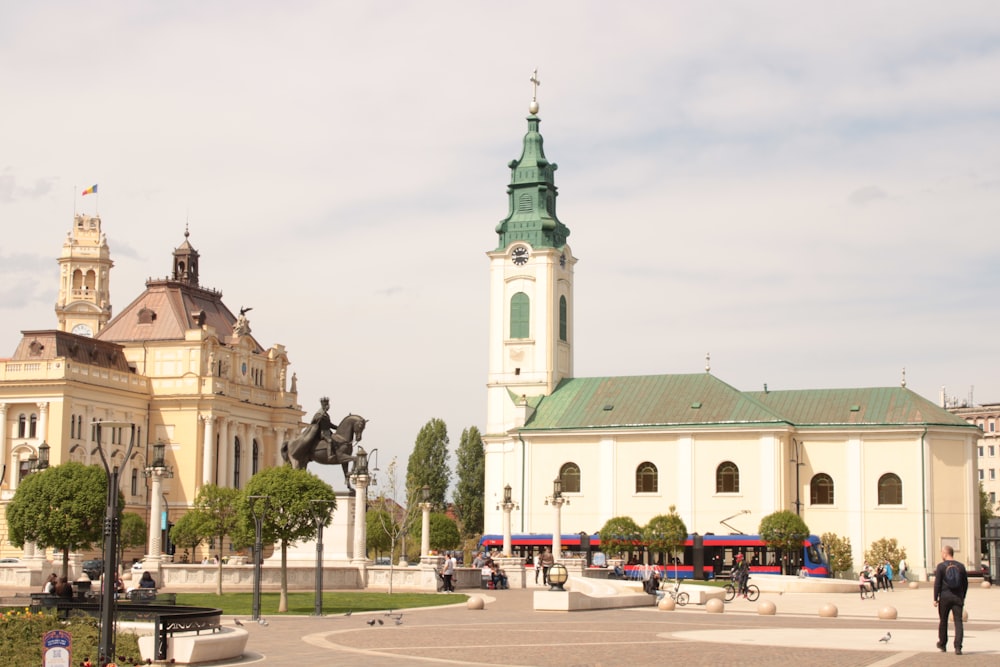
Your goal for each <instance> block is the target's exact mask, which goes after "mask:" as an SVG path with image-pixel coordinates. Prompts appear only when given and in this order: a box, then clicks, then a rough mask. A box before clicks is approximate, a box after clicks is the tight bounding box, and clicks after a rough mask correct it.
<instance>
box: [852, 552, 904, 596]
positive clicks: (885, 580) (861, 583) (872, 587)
mask: <svg viewBox="0 0 1000 667" xmlns="http://www.w3.org/2000/svg"><path fill="white" fill-rule="evenodd" d="M904 566H905V561H900V571H901V572H902V567H904ZM892 576H893V570H892V563H890V562H889V561H888V560H885V561H883V562H882V563H879V565H878V567H874V568H873V567H872V566H871V565H869V564H868V563H865V566H864V567H863V568H861V572H860V574H859V575H858V590H859V592H860V593H861V599H862V600H864V599H865V596H866V595H867V594H868V593H871V596H872V599H874V598H875V591H877V590H883V591H886V590H888V591H892V590H895V589H894V588H893V586H892Z"/></svg>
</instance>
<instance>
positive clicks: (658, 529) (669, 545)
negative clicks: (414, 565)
mask: <svg viewBox="0 0 1000 667" xmlns="http://www.w3.org/2000/svg"><path fill="white" fill-rule="evenodd" d="M687 534H688V532H687V526H685V525H684V519H682V518H681V517H680V515H679V514H677V507H676V506H675V505H671V506H670V513H669V514H660V515H658V516H654V517H653V518H652V519H650V520H649V523H647V524H646V527H645V528H644V529H643V537H645V539H646V544H647V545H648V546H649V550H650V551H666V552H667V557H668V558H669V559H670V561H671V562H674V579H676V578H677V565H676V562H675V561H674V553H675V552H676V551H677V550H678V549H680V548H681V546H683V545H684V542H685V540H687ZM601 544H602V545H603V544H604V541H603V539H602V541H601Z"/></svg>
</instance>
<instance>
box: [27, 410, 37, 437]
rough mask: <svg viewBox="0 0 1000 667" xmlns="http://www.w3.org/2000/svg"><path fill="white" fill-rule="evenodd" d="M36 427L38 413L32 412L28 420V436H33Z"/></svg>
mask: <svg viewBox="0 0 1000 667" xmlns="http://www.w3.org/2000/svg"><path fill="white" fill-rule="evenodd" d="M37 429H38V415H36V414H32V415H31V419H30V420H29V422H28V437H29V438H34V437H35V434H36V432H37Z"/></svg>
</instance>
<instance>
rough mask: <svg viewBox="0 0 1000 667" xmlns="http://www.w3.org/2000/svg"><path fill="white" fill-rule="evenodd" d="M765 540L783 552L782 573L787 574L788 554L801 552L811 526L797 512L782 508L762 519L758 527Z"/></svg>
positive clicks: (761, 536)
mask: <svg viewBox="0 0 1000 667" xmlns="http://www.w3.org/2000/svg"><path fill="white" fill-rule="evenodd" d="M758 532H759V533H760V538H761V539H762V540H764V542H765V543H766V544H768V545H770V546H772V547H774V548H775V549H778V550H779V551H780V552H781V555H782V557H781V573H782V574H786V566H787V565H788V554H789V553H794V554H800V553H801V552H802V541H803V540H805V539H806V538H807V537H809V527H808V526H806V523H805V521H803V520H802V517H800V516H799V515H798V514H796V513H795V512H790V511H788V510H782V511H780V512H775V513H773V514H768V515H767V516H766V517H764V518H763V519H761V522H760V528H759V529H758Z"/></svg>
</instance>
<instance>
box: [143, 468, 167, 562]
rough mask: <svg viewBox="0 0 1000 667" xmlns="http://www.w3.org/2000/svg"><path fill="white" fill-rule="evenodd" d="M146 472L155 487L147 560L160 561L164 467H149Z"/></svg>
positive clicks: (152, 499) (150, 504) (152, 491)
mask: <svg viewBox="0 0 1000 667" xmlns="http://www.w3.org/2000/svg"><path fill="white" fill-rule="evenodd" d="M146 474H147V475H149V476H150V477H151V478H152V480H153V484H152V487H153V488H152V490H151V491H150V493H151V494H152V497H151V498H150V501H149V551H148V552H147V553H146V558H145V560H148V561H152V562H154V563H159V562H160V558H161V556H162V554H163V545H162V535H163V533H162V531H161V529H160V528H161V526H162V523H161V522H162V521H163V519H162V518H161V515H162V514H163V469H162V468H147V470H146Z"/></svg>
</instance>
